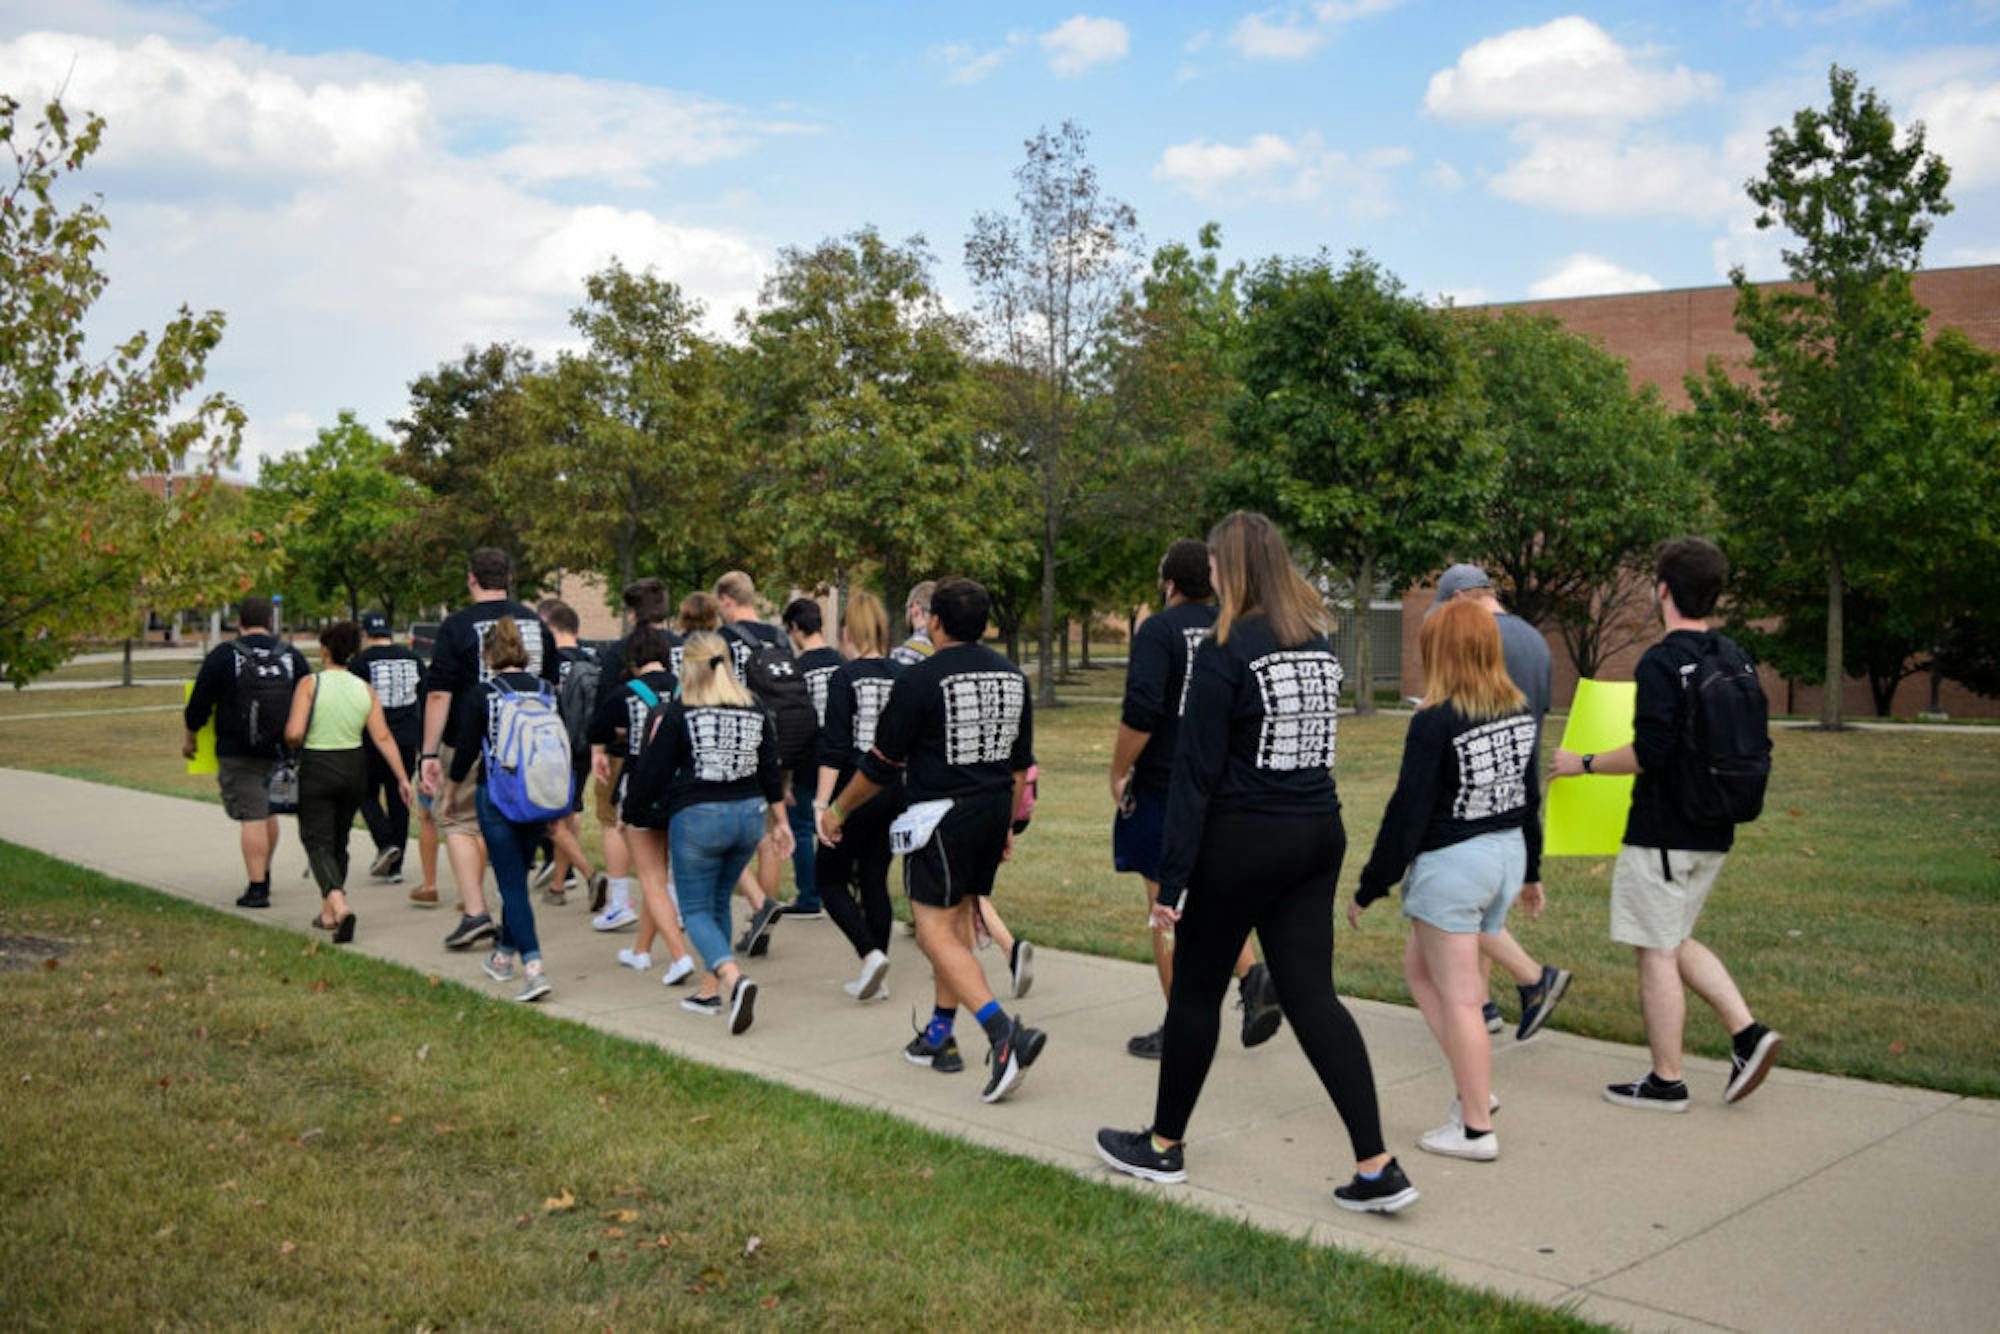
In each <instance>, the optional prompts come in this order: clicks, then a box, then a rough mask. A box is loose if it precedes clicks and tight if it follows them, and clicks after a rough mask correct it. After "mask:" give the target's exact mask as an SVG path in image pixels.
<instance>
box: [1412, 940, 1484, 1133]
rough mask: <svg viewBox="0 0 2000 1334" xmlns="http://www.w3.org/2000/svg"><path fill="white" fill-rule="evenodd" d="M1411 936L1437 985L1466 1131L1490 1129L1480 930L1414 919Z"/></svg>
mask: <svg viewBox="0 0 2000 1334" xmlns="http://www.w3.org/2000/svg"><path fill="white" fill-rule="evenodd" d="M1411 934H1412V935H1413V936H1415V938H1416V940H1417V943H1418V947H1419V948H1420V949H1421V950H1422V952H1423V956H1424V967H1425V970H1426V971H1427V972H1429V974H1430V980H1431V983H1432V985H1434V986H1435V987H1436V988H1437V992H1438V1002H1439V1004H1440V1007H1441V1009H1442V1014H1443V1024H1442V1027H1443V1029H1444V1034H1443V1040H1442V1044H1441V1045H1442V1046H1443V1047H1444V1054H1445V1059H1446V1060H1448V1061H1450V1062H1451V1074H1452V1078H1453V1080H1454V1081H1455V1082H1456V1083H1457V1084H1458V1105H1459V1115H1460V1116H1461V1117H1462V1118H1463V1120H1462V1124H1463V1125H1464V1126H1465V1128H1466V1129H1467V1130H1491V1129H1493V1113H1492V1112H1491V1111H1489V1110H1488V1105H1489V1104H1488V1101H1487V1100H1488V1099H1489V1098H1490V1097H1491V1096H1492V1094H1493V1044H1492V1043H1491V1042H1490V1041H1489V1040H1488V1039H1487V1036H1486V1020H1485V1018H1484V1016H1483V1015H1482V1014H1481V1007H1482V1006H1484V1005H1485V1004H1486V992H1485V990H1484V988H1485V986H1486V977H1485V974H1484V973H1483V971H1482V970H1481V969H1480V966H1479V936H1478V933H1477V932H1464V931H1440V930H1439V929H1438V928H1436V927H1434V926H1432V925H1431V924H1430V923H1429V922H1415V923H1413V924H1412V929H1411Z"/></svg>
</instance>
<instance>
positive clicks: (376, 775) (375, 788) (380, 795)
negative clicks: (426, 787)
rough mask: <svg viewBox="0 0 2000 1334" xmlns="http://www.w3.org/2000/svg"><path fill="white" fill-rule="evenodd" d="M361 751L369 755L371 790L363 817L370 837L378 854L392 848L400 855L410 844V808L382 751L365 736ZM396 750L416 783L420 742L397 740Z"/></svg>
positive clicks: (365, 797)
mask: <svg viewBox="0 0 2000 1334" xmlns="http://www.w3.org/2000/svg"><path fill="white" fill-rule="evenodd" d="M361 749H362V750H363V751H364V752H366V755H367V760H366V763H367V766H368V789H367V791H366V792H365V793H364V794H363V796H362V798H361V818H362V819H363V820H364V821H366V822H367V824H368V835H369V837H370V838H372V839H374V840H375V850H376V851H377V852H387V851H388V850H389V849H390V848H394V849H395V850H396V851H398V852H401V851H402V850H403V847H404V845H405V844H407V843H408V842H409V841H410V808H409V807H408V806H406V805H404V804H403V793H402V791H401V789H399V788H398V787H397V786H396V775H395V774H393V773H391V772H389V762H388V761H387V760H385V759H383V758H382V752H381V751H379V750H377V749H375V747H374V745H373V743H371V742H369V741H368V740H367V739H366V738H365V737H364V738H363V740H362V745H361ZM396 749H397V750H399V751H401V752H402V754H403V772H404V773H406V774H408V775H409V777H410V781H411V782H412V783H414V782H416V781H417V743H416V742H414V741H411V742H407V743H405V742H404V740H403V739H402V738H401V737H397V738H396Z"/></svg>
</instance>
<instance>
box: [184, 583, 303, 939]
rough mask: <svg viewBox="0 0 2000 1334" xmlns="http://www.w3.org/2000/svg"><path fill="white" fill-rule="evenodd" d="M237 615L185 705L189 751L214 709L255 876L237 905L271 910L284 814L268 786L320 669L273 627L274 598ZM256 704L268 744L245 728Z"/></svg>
mask: <svg viewBox="0 0 2000 1334" xmlns="http://www.w3.org/2000/svg"><path fill="white" fill-rule="evenodd" d="M236 620H237V624H238V626H239V627H240V630H239V632H238V634H237V636H236V638H235V639H233V640H231V641H229V642H228V643H226V644H218V645H216V646H215V647H214V648H213V649H211V650H209V654H208V656H207V657H206V658H203V659H202V662H201V667H200V669H199V670H198V671H197V672H196V673H195V678H194V689H193V691H192V692H191V693H190V694H189V695H188V701H187V707H186V708H185V709H183V710H182V711H181V722H182V724H183V725H184V727H185V728H186V735H185V736H184V737H183V738H182V740H181V754H182V755H184V756H186V757H187V758H188V759H193V758H194V752H195V742H196V734H197V733H199V732H200V731H201V729H202V728H203V727H204V726H205V725H206V724H207V723H208V719H209V715H210V714H211V713H212V714H214V715H215V761H216V774H215V779H216V784H217V786H219V787H220V788H221V789H222V809H223V812H224V813H225V814H227V815H228V816H229V818H230V819H232V820H234V821H236V829H237V843H238V846H239V847H240V848H241V850H242V853H243V870H244V873H245V875H246V876H247V877H248V879H249V883H248V884H247V885H246V886H245V887H244V890H243V893H242V894H241V895H240V896H239V897H238V898H237V900H236V906H237V907H239V908H268V907H270V906H271V858H272V856H273V855H274V854H275V853H276V852H277V850H278V817H277V816H275V815H273V814H271V795H270V788H269V786H268V784H269V782H270V778H271V766H272V764H273V763H275V762H276V761H277V758H278V755H279V754H280V751H281V748H282V746H283V744H284V729H285V720H286V717H287V716H288V713H289V709H290V707H291V697H292V691H293V689H294V688H296V686H297V684H298V683H299V682H300V681H303V680H304V679H305V678H306V677H308V676H311V675H312V664H311V663H308V662H307V661H306V659H305V655H304V654H302V653H300V652H299V651H298V650H297V649H295V648H293V647H292V646H291V645H290V644H282V643H280V642H278V639H277V637H276V636H274V635H273V634H272V633H271V599H269V598H264V597H247V598H244V599H243V601H242V602H240V603H238V604H237V608H236ZM260 682H261V683H262V686H261V688H260V684H259V683H260ZM252 702H255V703H256V704H257V712H258V715H259V721H258V723H257V738H256V739H255V740H256V741H258V742H261V743H262V744H254V743H253V739H252V738H250V737H248V736H246V735H245V734H244V726H245V717H244V715H245V714H247V713H248V712H249V711H250V710H249V708H248V705H249V704H250V703H252ZM267 736H268V740H266V739H265V738H266V737H267Z"/></svg>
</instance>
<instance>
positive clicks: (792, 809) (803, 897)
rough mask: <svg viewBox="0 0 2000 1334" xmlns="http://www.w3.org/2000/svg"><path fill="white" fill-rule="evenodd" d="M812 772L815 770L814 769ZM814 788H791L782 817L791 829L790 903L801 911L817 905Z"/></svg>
mask: <svg viewBox="0 0 2000 1334" xmlns="http://www.w3.org/2000/svg"><path fill="white" fill-rule="evenodd" d="M814 772H815V773H817V772H818V770H814ZM816 790H817V789H814V788H807V789H804V790H801V789H800V788H799V787H797V786H796V785H794V786H793V788H792V805H790V806H788V807H786V808H785V818H786V819H787V820H788V821H790V822H791V826H792V844H793V846H792V887H793V889H794V890H795V891H796V892H795V893H794V894H793V895H792V901H793V902H794V903H795V904H797V905H798V906H799V907H801V908H817V907H819V906H820V902H819V872H818V865H819V861H818V847H819V831H818V830H817V829H815V828H814V827H813V792H814V791H816Z"/></svg>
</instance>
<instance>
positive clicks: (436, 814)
mask: <svg viewBox="0 0 2000 1334" xmlns="http://www.w3.org/2000/svg"><path fill="white" fill-rule="evenodd" d="M451 757H452V749H451V747H450V746H443V745H441V746H439V747H438V764H439V766H440V767H441V768H443V770H444V772H445V783H444V791H442V792H440V793H438V795H437V798H436V800H434V801H432V802H431V819H433V820H435V821H437V827H438V833H440V834H443V835H447V836H449V835H451V834H469V835H471V836H472V837H473V838H478V837H479V764H478V761H476V760H475V761H474V762H473V767H472V769H471V770H470V771H469V772H468V773H467V774H466V775H465V781H464V782H462V783H454V782H452V781H451Z"/></svg>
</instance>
